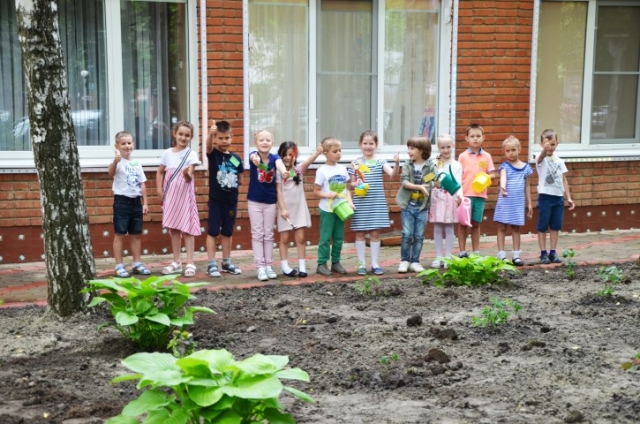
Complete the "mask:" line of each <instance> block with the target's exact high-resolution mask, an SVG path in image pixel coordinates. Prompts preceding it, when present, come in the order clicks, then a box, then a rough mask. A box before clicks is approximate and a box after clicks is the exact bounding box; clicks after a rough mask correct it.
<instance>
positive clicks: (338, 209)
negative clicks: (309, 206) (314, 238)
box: [329, 197, 353, 221]
mask: <svg viewBox="0 0 640 424" xmlns="http://www.w3.org/2000/svg"><path fill="white" fill-rule="evenodd" d="M334 200H335V204H334ZM329 209H331V210H332V211H333V212H334V213H335V214H336V215H338V218H340V220H341V221H346V220H347V219H349V218H351V215H353V209H352V208H351V205H350V204H349V202H348V201H347V199H346V198H345V197H339V198H337V199H330V200H329Z"/></svg>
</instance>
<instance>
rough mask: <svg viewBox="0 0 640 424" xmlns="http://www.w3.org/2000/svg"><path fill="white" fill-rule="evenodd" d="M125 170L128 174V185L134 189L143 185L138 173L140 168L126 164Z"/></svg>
mask: <svg viewBox="0 0 640 424" xmlns="http://www.w3.org/2000/svg"><path fill="white" fill-rule="evenodd" d="M124 172H125V173H126V174H127V186H128V187H129V188H130V189H132V190H137V189H138V188H140V187H141V186H142V182H141V181H140V176H139V175H138V169H137V168H136V167H133V166H130V165H126V166H125V168H124Z"/></svg>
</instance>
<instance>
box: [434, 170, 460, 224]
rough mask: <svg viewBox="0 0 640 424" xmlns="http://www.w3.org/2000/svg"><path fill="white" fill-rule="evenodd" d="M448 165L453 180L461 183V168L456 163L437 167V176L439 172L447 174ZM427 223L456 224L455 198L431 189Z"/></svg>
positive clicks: (447, 193)
mask: <svg viewBox="0 0 640 424" xmlns="http://www.w3.org/2000/svg"><path fill="white" fill-rule="evenodd" d="M449 165H451V172H452V173H453V176H454V178H455V179H456V180H457V181H458V182H460V181H462V166H460V163H459V162H457V161H455V160H454V161H451V162H449V163H445V164H442V166H441V167H440V166H439V167H438V174H439V173H441V172H446V173H447V174H448V173H449ZM429 222H431V223H439V224H455V223H457V222H458V203H457V202H456V198H455V197H454V196H452V195H450V194H449V192H448V191H446V190H444V189H441V188H436V187H435V186H434V187H433V190H432V191H431V207H430V208H429Z"/></svg>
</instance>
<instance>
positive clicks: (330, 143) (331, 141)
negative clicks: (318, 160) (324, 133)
mask: <svg viewBox="0 0 640 424" xmlns="http://www.w3.org/2000/svg"><path fill="white" fill-rule="evenodd" d="M320 145H321V146H322V150H324V151H325V152H327V151H329V149H331V148H332V147H334V146H338V147H341V146H342V142H341V141H340V140H339V139H337V138H335V137H325V138H323V139H322V142H321V143H320Z"/></svg>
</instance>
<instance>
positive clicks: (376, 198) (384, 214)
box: [348, 157, 390, 231]
mask: <svg viewBox="0 0 640 424" xmlns="http://www.w3.org/2000/svg"><path fill="white" fill-rule="evenodd" d="M374 161H375V163H374ZM356 162H361V163H364V164H365V165H367V166H368V167H369V170H370V171H371V172H365V173H364V178H365V182H367V183H369V191H368V192H367V195H366V196H358V195H356V194H353V204H354V206H355V207H356V210H355V213H354V214H353V217H352V218H351V230H353V231H367V230H377V229H379V228H387V227H389V225H390V223H389V206H388V205H387V198H386V196H385V194H384V183H383V179H382V177H383V176H384V171H383V170H382V168H383V167H384V165H385V164H386V163H387V161H386V160H384V159H374V160H372V161H365V160H364V159H363V158H362V157H360V158H358V159H356ZM348 170H349V175H353V174H354V171H353V168H351V167H350V168H349V169H348Z"/></svg>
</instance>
